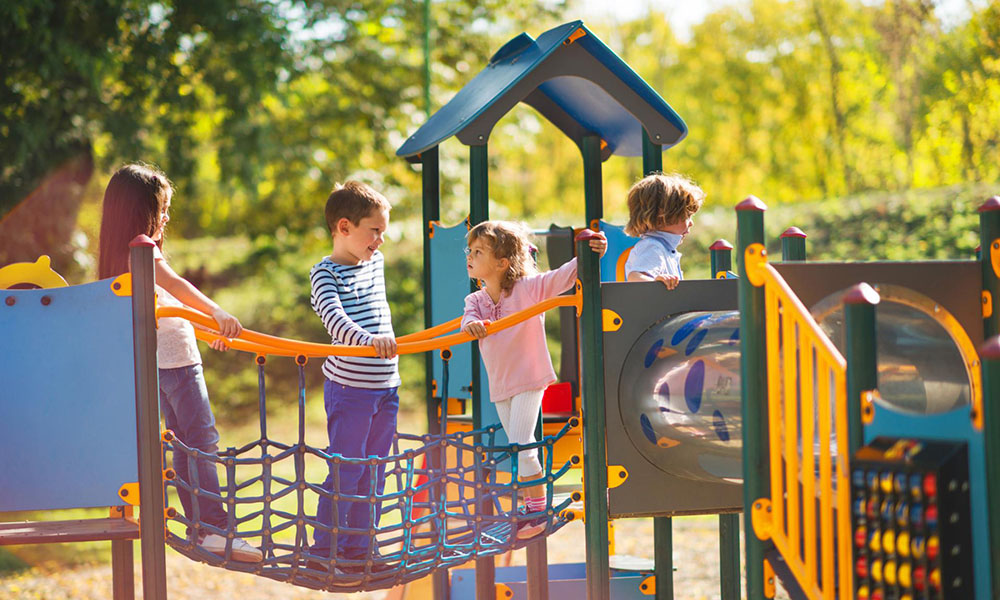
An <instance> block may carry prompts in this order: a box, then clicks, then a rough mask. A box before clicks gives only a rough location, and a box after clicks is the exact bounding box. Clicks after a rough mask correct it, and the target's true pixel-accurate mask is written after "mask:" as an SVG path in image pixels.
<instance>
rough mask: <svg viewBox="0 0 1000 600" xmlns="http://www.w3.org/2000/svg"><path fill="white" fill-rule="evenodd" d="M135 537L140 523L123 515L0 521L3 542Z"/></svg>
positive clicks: (26, 542) (22, 542) (0, 535)
mask: <svg viewBox="0 0 1000 600" xmlns="http://www.w3.org/2000/svg"><path fill="white" fill-rule="evenodd" d="M136 539H139V524H138V523H136V522H134V521H131V520H129V519H121V518H107V519H78V520H74V521H21V522H13V523H0V546H16V545H18V544H58V543H62V542H98V541H104V540H136Z"/></svg>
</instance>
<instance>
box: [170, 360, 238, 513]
mask: <svg viewBox="0 0 1000 600" xmlns="http://www.w3.org/2000/svg"><path fill="white" fill-rule="evenodd" d="M160 410H161V411H162V412H163V417H164V419H165V420H166V422H167V429H170V430H172V431H173V432H174V435H176V436H177V439H179V440H180V441H182V442H184V443H185V444H186V445H187V446H189V447H191V448H197V449H198V450H201V451H202V452H205V453H207V454H214V453H215V452H217V451H218V449H219V430H218V429H216V428H215V416H214V415H213V414H212V407H211V406H210V405H209V403H208V388H206V387H205V376H204V375H203V374H202V370H201V365H191V366H188V367H178V368H176V369H160ZM173 457H174V471H175V472H176V473H177V476H178V477H179V478H180V479H181V481H184V482H186V483H188V484H190V485H191V486H192V487H194V486H195V483H194V482H193V481H192V478H191V464H190V463H189V460H188V456H187V455H186V454H185V453H183V452H180V451H178V450H174V453H173ZM194 466H195V470H196V473H195V474H196V475H197V478H198V480H197V487H198V488H199V489H201V490H203V491H205V492H211V493H213V494H218V493H219V475H218V473H216V470H215V463H214V462H212V461H211V460H208V459H207V458H197V459H196V460H195V461H194ZM177 495H178V496H179V497H180V500H181V505H182V506H183V507H184V515H185V516H186V517H187V518H188V519H189V520H190V521H193V522H194V521H199V522H202V523H207V524H209V525H214V526H215V527H219V528H220V529H225V528H226V526H227V522H226V511H225V510H223V508H222V502H220V501H219V500H215V499H210V498H208V497H206V496H205V495H203V494H200V495H199V498H198V516H197V518H195V514H194V511H193V507H192V502H191V494H189V493H188V492H187V491H185V490H182V489H178V490H177ZM195 527H197V524H195Z"/></svg>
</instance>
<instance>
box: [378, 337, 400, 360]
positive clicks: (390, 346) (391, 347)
mask: <svg viewBox="0 0 1000 600" xmlns="http://www.w3.org/2000/svg"><path fill="white" fill-rule="evenodd" d="M372 346H374V347H375V356H377V357H379V358H392V357H393V356H396V338H395V337H394V336H391V335H376V336H375V337H373V338H372Z"/></svg>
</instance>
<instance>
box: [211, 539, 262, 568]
mask: <svg viewBox="0 0 1000 600" xmlns="http://www.w3.org/2000/svg"><path fill="white" fill-rule="evenodd" d="M198 545H199V546H201V547H202V548H204V549H205V550H208V551H209V552H211V553H212V554H218V555H219V556H225V555H226V538H224V537H222V536H221V535H219V534H217V533H209V534H207V535H205V536H204V537H203V538H201V541H200V542H198ZM231 556H232V558H233V560H235V561H237V562H248V563H249V562H260V561H262V560H264V553H263V552H261V551H260V550H258V549H257V548H254V547H253V546H251V545H250V544H248V543H247V542H246V540H244V539H243V538H233V551H232V555H231Z"/></svg>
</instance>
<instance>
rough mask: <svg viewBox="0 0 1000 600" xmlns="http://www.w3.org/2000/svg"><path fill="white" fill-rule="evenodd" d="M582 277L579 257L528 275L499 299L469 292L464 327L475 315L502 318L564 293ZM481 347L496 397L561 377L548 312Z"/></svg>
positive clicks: (503, 397)
mask: <svg viewBox="0 0 1000 600" xmlns="http://www.w3.org/2000/svg"><path fill="white" fill-rule="evenodd" d="M575 281H576V259H575V258H574V259H573V260H571V261H569V262H567V263H566V264H564V265H563V266H561V267H559V268H558V269H556V270H554V271H547V272H545V273H540V274H538V275H530V276H528V277H524V278H522V279H521V280H520V281H518V282H517V283H515V284H514V288H513V289H512V290H511V291H510V294H508V295H506V296H504V295H501V296H500V301H499V302H497V303H496V304H494V303H493V299H492V298H490V296H489V294H487V293H486V290H479V291H476V292H473V293H471V294H469V295H468V296H466V297H465V314H464V316H463V317H462V327H465V325H466V324H468V323H469V322H471V321H497V320H498V319H501V318H503V317H506V316H507V315H510V314H512V313H515V312H518V311H521V310H524V309H526V308H530V307H531V306H533V305H535V304H538V303H539V302H541V301H543V300H547V299H548V298H552V297H554V296H558V295H559V294H561V293H562V292H564V291H566V290H568V289H569V288H570V287H572V286H573V284H574V282H575ZM479 351H480V353H481V354H482V356H483V363H484V364H485V365H486V374H487V376H488V377H489V381H490V399H491V400H492V401H493V402H497V401H499V400H506V399H507V398H511V397H513V396H516V395H517V394H521V393H523V392H527V391H530V390H540V389H544V388H545V387H546V386H548V385H549V384H550V383H552V382H554V381H555V380H556V373H555V371H554V370H553V369H552V358H551V357H549V349H548V347H547V346H546V344H545V314H544V313H542V314H540V315H538V316H536V317H532V318H530V319H528V320H527V321H524V322H523V323H520V324H519V325H515V326H514V327H510V328H508V329H504V330H503V331H500V332H498V333H493V334H490V335H488V336H486V337H485V338H483V339H481V340H479Z"/></svg>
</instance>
